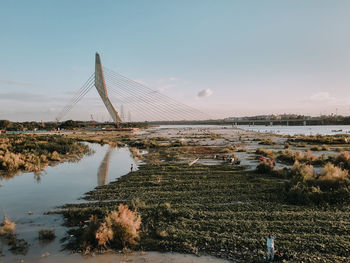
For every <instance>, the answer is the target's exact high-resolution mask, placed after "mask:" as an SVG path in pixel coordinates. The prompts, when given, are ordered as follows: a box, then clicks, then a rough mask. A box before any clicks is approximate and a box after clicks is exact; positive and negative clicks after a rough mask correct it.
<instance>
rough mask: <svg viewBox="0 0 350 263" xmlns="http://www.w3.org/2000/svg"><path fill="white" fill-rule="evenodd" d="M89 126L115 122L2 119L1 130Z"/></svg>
mask: <svg viewBox="0 0 350 263" xmlns="http://www.w3.org/2000/svg"><path fill="white" fill-rule="evenodd" d="M87 126H96V127H104V128H113V127H115V125H114V123H104V124H103V126H102V125H100V124H98V123H96V124H93V123H91V122H90V121H73V120H67V121H64V122H35V121H28V122H12V121H9V120H0V130H3V131H26V130H28V131H33V130H48V131H51V130H54V129H56V130H57V129H65V130H73V129H78V128H84V127H87ZM148 126H149V124H148V123H145V122H138V123H120V127H122V128H147V127H148Z"/></svg>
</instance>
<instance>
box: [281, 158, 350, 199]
mask: <svg viewBox="0 0 350 263" xmlns="http://www.w3.org/2000/svg"><path fill="white" fill-rule="evenodd" d="M291 171H292V174H293V179H292V180H291V182H290V183H289V184H287V200H288V201H289V202H291V203H294V204H311V203H314V204H321V203H330V204H340V203H345V202H349V201H350V178H349V173H348V171H347V170H342V169H341V168H340V167H337V166H334V165H333V164H331V163H327V164H326V165H325V166H324V168H323V169H322V171H321V174H319V175H318V174H316V173H315V172H314V169H313V167H312V165H306V164H299V163H298V162H296V163H295V164H294V166H293V168H292V170H291Z"/></svg>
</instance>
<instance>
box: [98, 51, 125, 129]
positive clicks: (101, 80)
mask: <svg viewBox="0 0 350 263" xmlns="http://www.w3.org/2000/svg"><path fill="white" fill-rule="evenodd" d="M95 88H96V89H97V92H98V94H100V97H101V99H102V101H103V103H104V104H105V106H106V108H107V110H108V113H109V115H110V116H111V118H112V120H113V122H114V123H115V125H116V126H117V128H119V123H120V122H121V119H120V117H119V114H118V112H117V111H116V110H115V108H114V107H113V105H112V102H111V101H110V100H109V98H108V94H107V88H106V82H105V77H104V74H103V68H102V63H101V58H100V55H99V54H98V53H96V60H95Z"/></svg>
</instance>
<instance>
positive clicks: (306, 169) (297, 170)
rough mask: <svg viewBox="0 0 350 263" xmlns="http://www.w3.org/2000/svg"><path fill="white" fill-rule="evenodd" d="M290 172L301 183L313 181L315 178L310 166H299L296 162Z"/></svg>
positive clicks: (315, 175)
mask: <svg viewBox="0 0 350 263" xmlns="http://www.w3.org/2000/svg"><path fill="white" fill-rule="evenodd" d="M292 172H293V174H295V175H297V176H298V178H299V180H301V181H303V182H307V181H311V180H315V179H316V177H317V174H316V172H315V170H314V167H313V166H312V165H307V164H300V163H299V162H298V161H295V163H294V165H293V167H292Z"/></svg>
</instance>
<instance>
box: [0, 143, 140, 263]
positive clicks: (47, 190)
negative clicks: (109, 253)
mask: <svg viewBox="0 0 350 263" xmlns="http://www.w3.org/2000/svg"><path fill="white" fill-rule="evenodd" d="M89 146H90V148H92V149H93V150H94V151H95V153H94V154H93V155H90V156H85V157H84V158H83V159H81V160H80V161H79V162H76V163H62V164H59V165H57V166H55V167H48V168H47V169H46V171H45V172H43V173H42V174H41V176H40V177H38V176H36V175H34V173H23V174H20V175H17V176H15V177H13V178H10V179H7V180H6V179H2V180H1V179H0V185H1V187H0V218H1V219H2V218H3V215H4V214H6V215H7V216H8V217H9V218H10V219H11V220H12V221H15V222H16V224H17V225H16V233H17V234H18V238H23V239H25V240H26V241H27V242H28V243H29V244H30V247H29V250H28V253H27V254H26V255H13V254H12V253H10V252H9V251H8V248H7V246H6V245H4V244H3V243H2V242H1V241H0V252H1V250H2V253H3V254H4V255H5V257H0V262H18V260H20V259H24V260H25V261H27V260H31V261H33V260H34V261H35V259H36V258H40V257H41V255H42V254H43V253H46V252H49V253H50V254H52V255H55V254H60V253H61V252H60V250H61V244H60V242H59V240H60V238H62V237H63V236H64V235H65V232H66V231H67V229H66V228H64V227H62V226H61V224H62V223H63V221H62V216H61V215H44V212H46V211H50V210H53V209H55V208H56V207H57V206H60V205H63V204H66V203H74V202H79V200H78V199H79V198H80V197H82V196H83V194H84V193H86V192H88V191H90V190H92V189H94V188H95V187H96V186H98V185H103V184H106V183H109V182H110V181H114V180H115V179H116V178H118V177H120V176H122V175H125V174H126V173H128V172H129V171H130V165H131V164H133V165H134V167H137V163H136V162H135V161H134V159H133V158H132V157H131V154H130V152H129V150H128V148H111V147H110V146H100V145H98V144H89ZM29 211H31V212H32V213H33V214H32V215H29V214H28V212H29ZM42 228H54V229H55V231H56V235H57V237H56V239H55V241H53V242H51V243H48V244H41V243H40V242H39V240H38V231H39V230H40V229H42ZM5 259H6V260H5Z"/></svg>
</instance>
